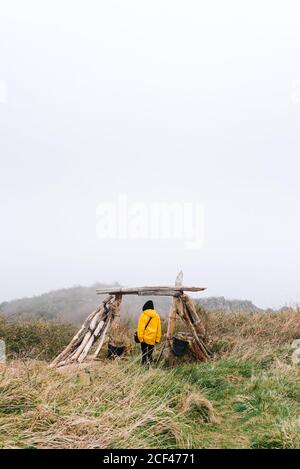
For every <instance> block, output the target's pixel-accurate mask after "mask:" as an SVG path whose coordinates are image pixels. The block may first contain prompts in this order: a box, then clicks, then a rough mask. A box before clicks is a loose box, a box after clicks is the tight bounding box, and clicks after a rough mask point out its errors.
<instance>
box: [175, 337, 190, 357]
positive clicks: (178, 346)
mask: <svg viewBox="0 0 300 469" xmlns="http://www.w3.org/2000/svg"><path fill="white" fill-rule="evenodd" d="M188 346H189V343H188V342H187V341H186V340H182V339H177V337H173V345H172V352H173V353H174V355H176V357H182V356H183V355H184V354H185V353H186V352H187V349H188Z"/></svg>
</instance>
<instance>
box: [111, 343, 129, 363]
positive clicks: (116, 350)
mask: <svg viewBox="0 0 300 469" xmlns="http://www.w3.org/2000/svg"><path fill="white" fill-rule="evenodd" d="M125 349H126V347H125V345H122V346H121V347H116V346H115V345H111V344H108V351H107V358H111V359H113V358H117V357H121V356H122V355H124V353H125Z"/></svg>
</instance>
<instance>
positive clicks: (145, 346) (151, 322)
mask: <svg viewBox="0 0 300 469" xmlns="http://www.w3.org/2000/svg"><path fill="white" fill-rule="evenodd" d="M137 335H138V339H139V341H140V343H141V349H142V364H147V365H150V364H151V363H152V360H153V358H152V354H153V350H154V346H155V345H156V344H159V342H160V339H161V321H160V316H159V314H158V313H157V312H156V311H155V309H154V305H153V301H147V302H146V303H145V304H144V306H143V312H142V313H141V315H140V317H139V322H138V329H137Z"/></svg>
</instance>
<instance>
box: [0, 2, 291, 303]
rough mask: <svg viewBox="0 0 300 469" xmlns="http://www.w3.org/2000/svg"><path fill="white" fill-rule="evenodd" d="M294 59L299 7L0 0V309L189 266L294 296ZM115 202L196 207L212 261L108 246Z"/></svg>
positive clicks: (241, 285) (160, 248)
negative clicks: (107, 225)
mask: <svg viewBox="0 0 300 469" xmlns="http://www.w3.org/2000/svg"><path fill="white" fill-rule="evenodd" d="M299 49H300V6H299V3H298V2H296V1H293V2H291V1H285V2H282V1H281V2H277V1H262V0H260V1H251V2H250V1H249V2H239V1H234V2H233V1H226V2H224V1H210V2H204V1H203V2H202V1H174V0H170V1H166V0H159V1H157V0H152V1H151V2H146V1H144V0H137V1H132V0H126V1H122V0H119V1H113V0H109V1H95V2H94V1H85V2H83V1H72V2H71V1H62V0H60V1H54V0H52V1H48V0H44V1H43V2H38V1H32V0H28V1H26V2H24V1H16V0H10V1H8V0H7V1H2V2H1V10H0V83H1V87H0V91H1V89H2V92H1V93H0V162H1V167H0V168H1V173H0V178H1V179H0V213H1V226H0V240H1V242H0V261H1V282H0V302H1V301H5V300H10V299H12V298H19V297H22V296H31V295H35V294H39V293H42V292H44V291H48V290H51V289H55V288H61V287H68V286H72V285H75V284H83V285H89V284H92V283H94V282H96V281H104V282H112V281H119V282H121V283H123V284H126V285H135V284H137V285H143V284H169V283H172V282H174V280H175V277H176V274H177V272H178V271H179V270H180V269H181V268H182V269H183V271H184V273H185V283H187V284H191V285H192V284H194V285H200V286H207V287H208V290H207V295H222V296H226V297H229V298H248V299H251V300H253V301H254V302H255V303H256V304H258V305H259V306H262V307H267V306H270V307H278V306H281V305H283V304H290V303H295V302H297V301H300V287H299V278H300V262H299V261H300V246H299V235H300V221H299V198H300V185H299V170H300V161H299V154H300V152H299V150H300V144H299V125H300V62H299ZM1 96H2V97H1ZM120 194H125V195H126V196H127V197H128V200H129V201H132V202H140V203H151V202H152V201H156V202H167V203H169V202H172V201H176V202H181V203H183V202H193V203H198V202H199V203H201V204H203V205H204V207H205V226H204V234H205V242H204V245H203V248H202V249H201V250H198V251H197V250H196V251H188V250H186V249H185V247H184V243H183V242H182V241H180V240H179V241H176V240H175V241H166V240H157V241H153V240H135V241H133V240H100V239H99V238H98V237H97V233H96V223H97V217H96V209H97V206H98V205H99V203H101V202H115V201H116V200H117V198H118V196H119V195H120Z"/></svg>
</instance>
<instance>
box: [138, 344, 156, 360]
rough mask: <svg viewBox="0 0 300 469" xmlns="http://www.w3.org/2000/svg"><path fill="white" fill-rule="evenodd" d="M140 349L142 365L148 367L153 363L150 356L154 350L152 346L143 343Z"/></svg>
mask: <svg viewBox="0 0 300 469" xmlns="http://www.w3.org/2000/svg"><path fill="white" fill-rule="evenodd" d="M141 349H142V364H143V365H150V364H151V363H152V361H153V357H152V354H153V350H154V345H148V344H145V342H142V343H141Z"/></svg>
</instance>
